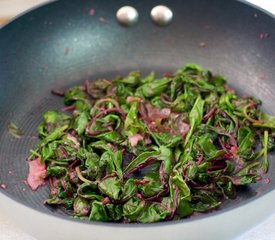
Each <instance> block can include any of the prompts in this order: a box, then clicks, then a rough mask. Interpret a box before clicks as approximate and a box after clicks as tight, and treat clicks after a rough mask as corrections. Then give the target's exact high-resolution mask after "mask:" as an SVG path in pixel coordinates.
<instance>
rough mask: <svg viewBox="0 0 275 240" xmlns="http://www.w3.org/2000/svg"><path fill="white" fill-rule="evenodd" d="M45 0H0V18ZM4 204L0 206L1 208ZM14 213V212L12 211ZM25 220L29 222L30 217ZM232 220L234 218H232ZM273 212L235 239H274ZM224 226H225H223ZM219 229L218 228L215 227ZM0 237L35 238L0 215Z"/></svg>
mask: <svg viewBox="0 0 275 240" xmlns="http://www.w3.org/2000/svg"><path fill="white" fill-rule="evenodd" d="M44 1H45V0H0V18H1V17H11V16H14V15H16V14H18V13H20V12H22V11H25V10H26V9H28V8H29V7H32V6H34V5H36V4H39V3H41V2H44ZM249 2H252V3H253V4H255V5H259V6H261V7H262V8H264V9H266V10H268V11H270V12H272V13H273V14H275V0H249ZM3 207H4V206H3V205H2V206H0V208H3ZM14 214H15V215H16V212H15V213H14ZM27 221H29V222H31V219H28V220H27ZM34 221H35V219H34ZM232 221H234V219H232ZM274 226H275V214H274V215H272V216H271V217H269V218H268V219H266V220H265V221H264V222H262V223H261V224H259V225H258V226H256V227H254V228H253V229H251V230H250V231H248V232H246V233H244V234H243V235H242V236H240V237H239V238H238V239H236V240H273V239H275V227H274ZM225 227H226V226H225ZM217 230H219V229H217ZM0 239H1V240H35V238H33V237H31V236H30V235H29V234H27V233H25V232H23V231H21V230H20V229H18V227H16V226H14V225H13V224H12V223H10V222H8V221H7V220H6V219H3V217H2V216H0Z"/></svg>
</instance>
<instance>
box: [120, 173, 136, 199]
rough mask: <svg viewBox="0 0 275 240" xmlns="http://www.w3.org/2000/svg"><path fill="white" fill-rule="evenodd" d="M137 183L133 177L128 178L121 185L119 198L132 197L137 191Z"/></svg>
mask: <svg viewBox="0 0 275 240" xmlns="http://www.w3.org/2000/svg"><path fill="white" fill-rule="evenodd" d="M137 190H138V189H137V185H136V184H135V180H134V179H133V178H129V179H128V180H127V181H126V183H125V184H124V186H123V189H122V194H121V200H122V201H125V200H128V199H130V198H132V197H133V196H134V195H135V194H136V193H137Z"/></svg>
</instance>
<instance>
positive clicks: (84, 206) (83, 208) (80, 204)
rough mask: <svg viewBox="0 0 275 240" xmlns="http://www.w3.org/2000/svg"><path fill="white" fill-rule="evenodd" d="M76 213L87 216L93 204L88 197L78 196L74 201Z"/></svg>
mask: <svg viewBox="0 0 275 240" xmlns="http://www.w3.org/2000/svg"><path fill="white" fill-rule="evenodd" d="M73 208H74V214H76V215H78V216H87V215H89V213H90V210H91V204H90V202H89V201H87V200H86V199H83V198H80V197H77V198H75V200H74V203H73Z"/></svg>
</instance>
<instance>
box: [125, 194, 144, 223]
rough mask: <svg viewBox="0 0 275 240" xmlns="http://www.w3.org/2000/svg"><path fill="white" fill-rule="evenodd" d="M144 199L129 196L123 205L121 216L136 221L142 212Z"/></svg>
mask: <svg viewBox="0 0 275 240" xmlns="http://www.w3.org/2000/svg"><path fill="white" fill-rule="evenodd" d="M144 206H145V201H142V200H140V199H139V198H135V197H134V198H131V199H130V200H128V201H127V202H126V203H125V204H124V205H123V216H124V217H125V218H126V219H128V220H129V221H131V222H136V221H137V220H138V217H139V215H140V214H141V213H142V211H143V209H144Z"/></svg>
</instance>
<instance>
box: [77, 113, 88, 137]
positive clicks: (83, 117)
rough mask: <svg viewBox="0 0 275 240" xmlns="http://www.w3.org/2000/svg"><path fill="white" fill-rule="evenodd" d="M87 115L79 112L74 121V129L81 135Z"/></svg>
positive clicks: (86, 121)
mask: <svg viewBox="0 0 275 240" xmlns="http://www.w3.org/2000/svg"><path fill="white" fill-rule="evenodd" d="M89 118H90V117H89V114H88V113H87V112H81V113H80V114H79V115H78V116H77V117H76V119H75V122H74V129H75V130H76V132H77V133H78V134H79V135H81V134H82V133H83V132H84V131H85V128H86V125H87V123H88V121H89Z"/></svg>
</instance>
